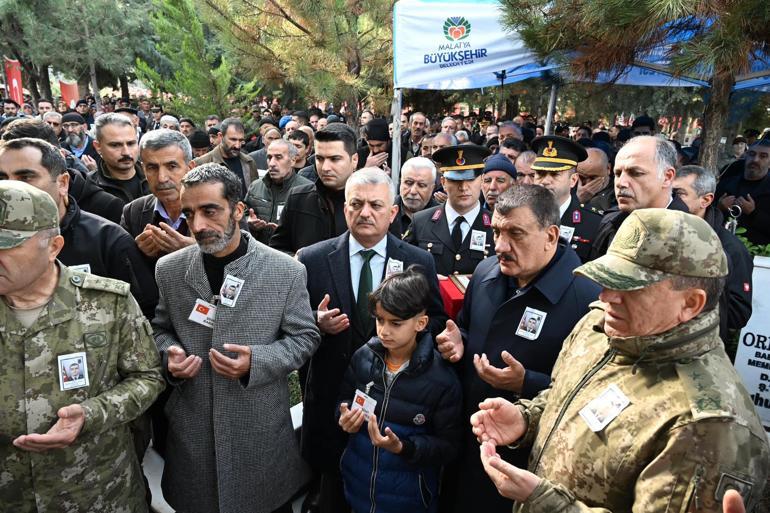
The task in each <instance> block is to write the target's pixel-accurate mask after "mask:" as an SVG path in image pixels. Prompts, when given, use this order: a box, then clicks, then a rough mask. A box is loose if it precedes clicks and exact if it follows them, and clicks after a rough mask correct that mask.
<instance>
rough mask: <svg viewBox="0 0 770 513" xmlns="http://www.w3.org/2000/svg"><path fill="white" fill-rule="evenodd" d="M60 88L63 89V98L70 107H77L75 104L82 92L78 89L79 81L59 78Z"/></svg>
mask: <svg viewBox="0 0 770 513" xmlns="http://www.w3.org/2000/svg"><path fill="white" fill-rule="evenodd" d="M59 89H61V98H62V100H64V102H65V103H66V104H67V107H69V108H70V109H74V108H75V104H76V103H77V102H78V100H79V99H80V92H79V91H78V83H77V82H71V83H70V82H65V81H63V80H59Z"/></svg>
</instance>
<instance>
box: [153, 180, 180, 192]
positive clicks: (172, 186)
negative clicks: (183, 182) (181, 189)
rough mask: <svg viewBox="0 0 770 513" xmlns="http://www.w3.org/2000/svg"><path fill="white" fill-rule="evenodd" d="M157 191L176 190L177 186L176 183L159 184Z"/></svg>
mask: <svg viewBox="0 0 770 513" xmlns="http://www.w3.org/2000/svg"><path fill="white" fill-rule="evenodd" d="M157 189H158V190H159V191H170V190H172V189H173V190H176V185H175V184H174V183H170V182H169V183H159V184H158V187H157Z"/></svg>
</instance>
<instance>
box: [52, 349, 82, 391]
mask: <svg viewBox="0 0 770 513" xmlns="http://www.w3.org/2000/svg"><path fill="white" fill-rule="evenodd" d="M57 360H58V364H59V390H61V391H64V390H72V389H75V388H83V387H87V386H88V360H87V357H86V353H70V354H63V355H61V356H59V357H58V359H57Z"/></svg>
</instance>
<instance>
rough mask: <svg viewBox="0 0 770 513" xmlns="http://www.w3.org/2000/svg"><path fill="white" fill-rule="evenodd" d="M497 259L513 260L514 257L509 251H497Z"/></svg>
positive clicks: (500, 260)
mask: <svg viewBox="0 0 770 513" xmlns="http://www.w3.org/2000/svg"><path fill="white" fill-rule="evenodd" d="M497 260H498V261H499V262H515V261H516V259H515V258H513V255H511V254H510V253H498V254H497Z"/></svg>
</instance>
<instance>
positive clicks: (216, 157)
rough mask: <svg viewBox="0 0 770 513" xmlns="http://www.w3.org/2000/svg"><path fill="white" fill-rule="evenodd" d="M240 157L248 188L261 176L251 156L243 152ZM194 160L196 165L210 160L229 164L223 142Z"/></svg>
mask: <svg viewBox="0 0 770 513" xmlns="http://www.w3.org/2000/svg"><path fill="white" fill-rule="evenodd" d="M240 157H241V168H242V169H243V178H244V180H245V181H246V188H247V189H248V187H249V185H250V184H251V182H253V181H254V180H256V179H258V178H259V173H258V172H257V163H256V162H254V159H253V158H251V157H249V156H248V155H246V154H245V153H241V154H240ZM193 162H195V165H196V166H199V165H201V164H208V163H209V162H216V163H217V164H222V165H223V166H225V167H227V164H225V157H224V155H223V154H222V145H221V144H218V145H217V147H216V148H214V149H213V150H211V151H210V152H208V153H207V154H205V155H203V156H202V157H198V158H197V159H194V160H193ZM243 193H244V194H246V191H243Z"/></svg>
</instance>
